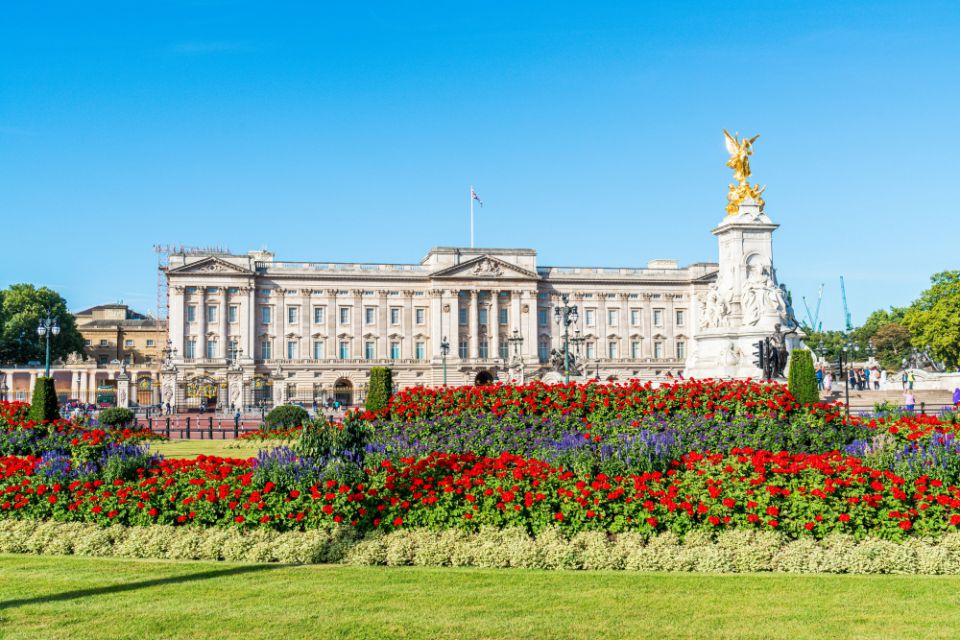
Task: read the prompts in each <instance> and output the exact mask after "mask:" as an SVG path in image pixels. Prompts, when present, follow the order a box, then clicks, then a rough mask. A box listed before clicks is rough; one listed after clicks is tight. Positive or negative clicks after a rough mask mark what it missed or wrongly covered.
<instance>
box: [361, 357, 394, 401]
mask: <svg viewBox="0 0 960 640" xmlns="http://www.w3.org/2000/svg"><path fill="white" fill-rule="evenodd" d="M392 392H393V370H392V369H391V368H390V367H373V368H372V369H370V390H369V392H368V393H367V411H380V410H381V409H385V408H386V406H387V403H388V402H390V394H391V393H392Z"/></svg>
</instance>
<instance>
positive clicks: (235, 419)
mask: <svg viewBox="0 0 960 640" xmlns="http://www.w3.org/2000/svg"><path fill="white" fill-rule="evenodd" d="M233 428H234V429H236V430H238V431H239V430H240V409H237V412H236V413H234V414H233Z"/></svg>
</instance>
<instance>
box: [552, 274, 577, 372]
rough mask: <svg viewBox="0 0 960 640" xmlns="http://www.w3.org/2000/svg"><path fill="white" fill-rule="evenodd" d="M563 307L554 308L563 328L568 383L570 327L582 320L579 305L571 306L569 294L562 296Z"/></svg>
mask: <svg viewBox="0 0 960 640" xmlns="http://www.w3.org/2000/svg"><path fill="white" fill-rule="evenodd" d="M560 301H561V302H562V303H563V306H560V307H554V309H553V319H554V320H555V321H556V323H557V324H558V325H560V326H562V327H563V376H564V378H565V379H566V382H567V383H569V382H570V325H571V324H576V322H577V320H579V319H580V315H579V313H578V312H577V305H573V306H570V304H569V302H570V297H569V296H568V295H567V294H565V293H564V294H563V295H561V296H560Z"/></svg>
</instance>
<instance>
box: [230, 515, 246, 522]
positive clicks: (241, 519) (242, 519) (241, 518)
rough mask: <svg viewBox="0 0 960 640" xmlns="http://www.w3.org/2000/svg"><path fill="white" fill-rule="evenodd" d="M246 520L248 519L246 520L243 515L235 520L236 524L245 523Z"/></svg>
mask: <svg viewBox="0 0 960 640" xmlns="http://www.w3.org/2000/svg"><path fill="white" fill-rule="evenodd" d="M244 520H246V518H244V517H243V516H242V515H239V516H237V517H236V518H234V519H233V521H234V522H243V521H244Z"/></svg>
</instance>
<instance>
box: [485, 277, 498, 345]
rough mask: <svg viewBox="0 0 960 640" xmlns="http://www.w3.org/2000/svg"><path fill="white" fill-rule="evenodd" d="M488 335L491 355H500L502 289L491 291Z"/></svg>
mask: <svg viewBox="0 0 960 640" xmlns="http://www.w3.org/2000/svg"><path fill="white" fill-rule="evenodd" d="M487 337H489V338H490V350H491V351H490V357H491V358H493V359H497V358H499V357H500V291H499V290H497V289H494V290H493V291H491V292H490V310H489V311H488V312H487Z"/></svg>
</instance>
